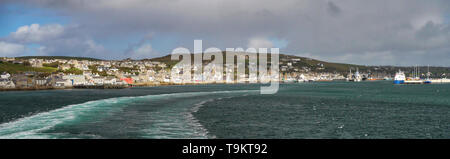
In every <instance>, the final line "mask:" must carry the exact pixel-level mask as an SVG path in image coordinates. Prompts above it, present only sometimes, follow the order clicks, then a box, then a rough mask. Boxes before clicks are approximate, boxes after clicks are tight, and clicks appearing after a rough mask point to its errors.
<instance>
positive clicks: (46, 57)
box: [16, 56, 103, 61]
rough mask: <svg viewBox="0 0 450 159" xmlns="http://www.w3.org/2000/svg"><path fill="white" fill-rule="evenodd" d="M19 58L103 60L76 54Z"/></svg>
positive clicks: (24, 57)
mask: <svg viewBox="0 0 450 159" xmlns="http://www.w3.org/2000/svg"><path fill="white" fill-rule="evenodd" d="M16 58H17V59H46V60H51V59H64V60H88V61H103V60H101V59H96V58H91V57H75V56H21V57H16Z"/></svg>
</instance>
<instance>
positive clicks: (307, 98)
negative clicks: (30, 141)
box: [0, 82, 450, 138]
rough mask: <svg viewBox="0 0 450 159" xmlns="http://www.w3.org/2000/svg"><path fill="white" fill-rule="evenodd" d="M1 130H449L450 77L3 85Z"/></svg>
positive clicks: (437, 133)
mask: <svg viewBox="0 0 450 159" xmlns="http://www.w3.org/2000/svg"><path fill="white" fill-rule="evenodd" d="M0 138H450V85H392V84H391V83H390V82H362V83H347V82H323V83H301V84H282V85H281V86H280V90H279V92H278V93H277V94H275V95H260V94H259V86H258V85H197V86H165V87H148V88H131V89H122V90H47V91H26V92H19V91H17V92H0Z"/></svg>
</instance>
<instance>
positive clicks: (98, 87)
mask: <svg viewBox="0 0 450 159" xmlns="http://www.w3.org/2000/svg"><path fill="white" fill-rule="evenodd" d="M128 87H129V86H128V85H78V86H73V88H76V89H124V88H128Z"/></svg>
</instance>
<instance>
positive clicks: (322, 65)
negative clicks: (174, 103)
mask: <svg viewBox="0 0 450 159" xmlns="http://www.w3.org/2000/svg"><path fill="white" fill-rule="evenodd" d="M222 53H223V54H225V52H222ZM16 58H17V59H31V58H39V59H66V60H70V59H74V60H89V61H104V60H103V59H97V58H90V57H73V56H22V57H16ZM224 59H225V58H224ZM292 59H300V60H299V61H298V62H296V63H292V66H293V67H294V68H296V69H298V70H302V68H308V69H309V70H310V71H311V72H319V73H320V72H330V73H341V74H344V75H346V74H348V72H349V70H350V69H352V70H353V71H355V70H356V68H358V69H359V71H361V72H367V73H370V72H371V73H383V74H387V75H393V74H395V72H396V71H398V70H399V69H401V70H402V71H405V72H407V73H408V72H412V71H413V67H412V66H410V67H408V66H386V65H385V66H366V65H357V64H346V63H333V62H326V61H320V60H316V59H312V58H307V57H299V56H295V55H286V54H280V63H284V65H286V64H287V62H289V61H291V60H292ZM123 60H124V61H127V60H132V61H157V62H162V63H165V64H167V66H168V67H169V68H170V67H172V66H174V65H175V64H176V63H178V61H172V60H171V58H170V55H166V56H161V57H155V58H149V59H139V60H133V59H130V58H127V59H123ZM115 61H117V60H115ZM119 61H120V60H119ZM224 63H225V61H224ZM280 66H281V64H280ZM420 69H421V70H423V72H425V71H426V70H427V69H428V67H427V66H420ZM429 69H430V72H433V73H435V74H434V75H435V76H439V75H441V74H444V73H445V74H450V67H437V66H431V67H430V68H429ZM287 72H291V71H287Z"/></svg>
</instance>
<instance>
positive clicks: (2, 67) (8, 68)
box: [0, 61, 57, 74]
mask: <svg viewBox="0 0 450 159" xmlns="http://www.w3.org/2000/svg"><path fill="white" fill-rule="evenodd" d="M29 71H34V72H46V73H52V72H56V71H57V68H53V67H41V68H35V67H31V66H25V65H22V64H12V63H9V62H1V61H0V72H8V73H11V74H16V73H20V72H29Z"/></svg>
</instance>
